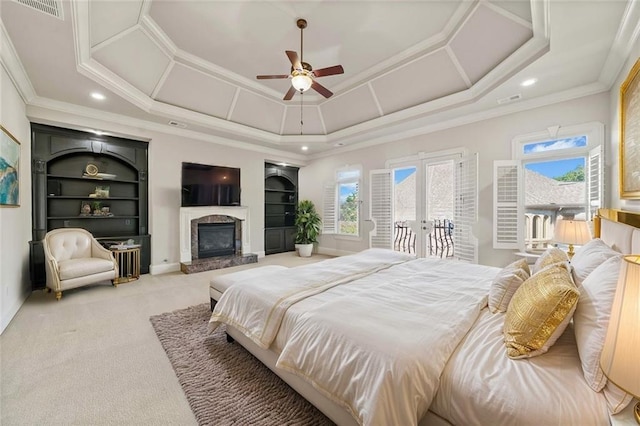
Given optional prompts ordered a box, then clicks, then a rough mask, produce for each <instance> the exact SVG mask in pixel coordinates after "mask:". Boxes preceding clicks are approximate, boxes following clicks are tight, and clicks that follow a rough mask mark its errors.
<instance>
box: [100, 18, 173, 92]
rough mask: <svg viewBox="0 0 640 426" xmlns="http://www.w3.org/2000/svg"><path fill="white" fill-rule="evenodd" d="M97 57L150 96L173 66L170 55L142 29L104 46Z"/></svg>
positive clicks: (128, 33)
mask: <svg viewBox="0 0 640 426" xmlns="http://www.w3.org/2000/svg"><path fill="white" fill-rule="evenodd" d="M93 57H94V58H95V59H96V60H97V61H98V62H100V63H101V64H102V65H104V66H105V67H107V68H109V69H110V70H111V71H113V72H114V73H116V74H118V75H119V76H120V77H122V78H123V79H124V80H126V81H128V82H129V83H131V84H132V85H133V86H134V87H136V88H137V89H139V90H141V91H142V92H143V93H145V94H146V95H151V93H152V92H153V89H154V88H155V87H156V85H157V84H158V82H159V81H160V78H161V77H162V75H163V74H164V72H165V70H166V68H167V66H168V65H169V58H168V57H167V55H166V54H165V53H164V52H163V51H162V50H161V49H160V47H158V45H157V44H155V43H154V42H153V41H152V40H151V39H150V38H149V37H147V35H146V34H145V33H143V32H142V30H140V29H139V28H137V29H134V30H133V31H129V32H127V33H125V34H124V35H122V36H121V37H119V38H117V39H114V40H113V41H112V42H110V43H107V44H104V45H102V46H101V47H100V48H99V49H97V50H96V51H94V52H93Z"/></svg>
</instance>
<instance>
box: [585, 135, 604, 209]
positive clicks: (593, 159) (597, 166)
mask: <svg viewBox="0 0 640 426" xmlns="http://www.w3.org/2000/svg"><path fill="white" fill-rule="evenodd" d="M602 174H603V170H602V145H598V146H597V147H595V148H594V149H592V150H591V151H589V161H588V165H587V203H588V206H587V220H592V219H593V217H594V216H595V215H596V213H597V212H598V209H599V208H600V207H602V197H603V188H602V186H603V184H602Z"/></svg>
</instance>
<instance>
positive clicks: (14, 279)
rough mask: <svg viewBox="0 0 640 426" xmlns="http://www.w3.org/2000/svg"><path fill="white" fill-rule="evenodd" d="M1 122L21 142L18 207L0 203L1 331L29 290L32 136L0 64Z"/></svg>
mask: <svg viewBox="0 0 640 426" xmlns="http://www.w3.org/2000/svg"><path fill="white" fill-rule="evenodd" d="M0 74H1V75H0V124H2V126H3V127H4V128H5V129H7V130H8V131H9V132H11V134H12V135H13V136H14V137H15V138H16V139H17V140H18V141H19V142H20V143H21V145H20V166H19V167H20V168H19V170H18V173H19V175H18V176H19V180H20V207H0V235H1V236H2V238H0V333H1V332H2V331H4V329H5V328H6V327H7V325H9V322H10V321H11V319H12V318H13V316H14V315H15V314H16V313H17V312H18V309H20V306H22V303H23V302H24V301H25V299H26V298H27V296H28V295H29V293H30V290H31V283H30V281H29V245H28V241H29V240H30V239H31V167H30V163H31V161H30V160H31V139H30V138H31V136H30V133H31V132H30V130H29V120H28V119H27V116H26V114H25V104H24V102H23V101H22V98H21V97H20V95H19V94H18V91H17V90H16V88H15V86H14V85H13V82H12V81H11V79H10V78H9V76H8V75H7V73H6V72H5V70H4V68H2V67H0Z"/></svg>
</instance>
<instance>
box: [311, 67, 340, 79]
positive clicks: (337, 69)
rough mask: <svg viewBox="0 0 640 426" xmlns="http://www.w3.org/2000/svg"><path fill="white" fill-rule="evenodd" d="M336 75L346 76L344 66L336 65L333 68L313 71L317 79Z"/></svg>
mask: <svg viewBox="0 0 640 426" xmlns="http://www.w3.org/2000/svg"><path fill="white" fill-rule="evenodd" d="M336 74H344V68H342V65H334V66H332V67H327V68H320V69H319V70H313V75H315V76H316V77H326V76H328V75H336Z"/></svg>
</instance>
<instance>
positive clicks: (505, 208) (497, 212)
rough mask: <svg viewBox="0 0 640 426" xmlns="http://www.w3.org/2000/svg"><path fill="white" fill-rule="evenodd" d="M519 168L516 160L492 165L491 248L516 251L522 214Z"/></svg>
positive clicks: (519, 238)
mask: <svg viewBox="0 0 640 426" xmlns="http://www.w3.org/2000/svg"><path fill="white" fill-rule="evenodd" d="M521 169H522V168H521V166H520V161H518V160H504V161H495V162H494V165H493V205H494V215H493V248H496V249H518V248H519V247H520V245H521V241H522V240H521V239H522V237H523V236H522V235H521V234H522V233H521V232H520V230H521V229H522V224H521V222H522V219H523V215H524V212H523V210H522V203H521V202H519V198H520V197H519V191H520V185H521V180H522V178H521V174H522V172H521Z"/></svg>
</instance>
